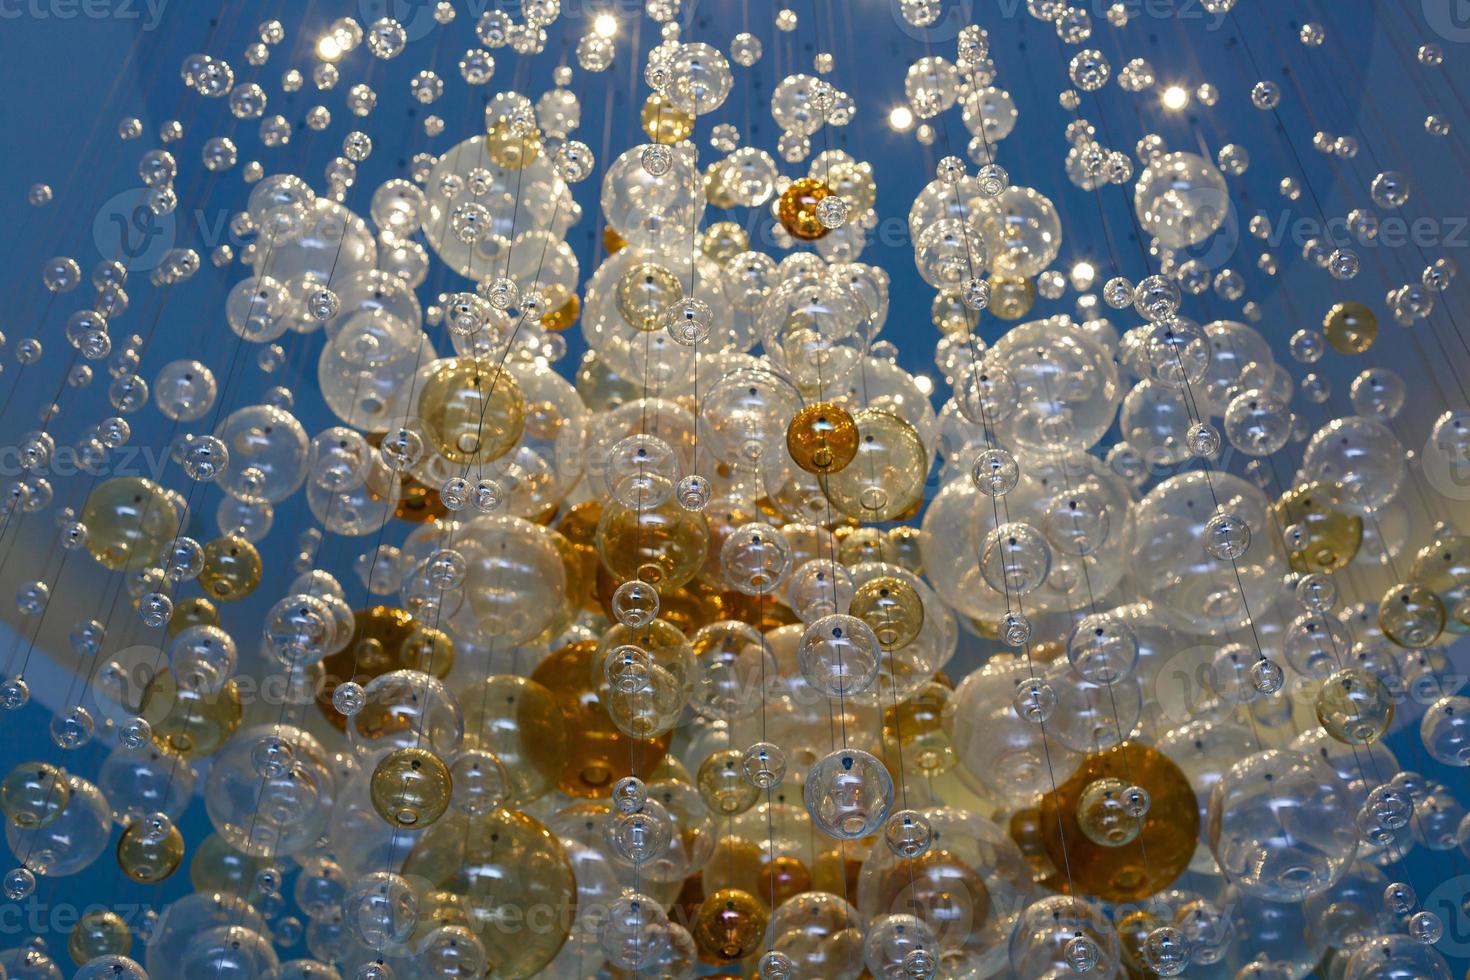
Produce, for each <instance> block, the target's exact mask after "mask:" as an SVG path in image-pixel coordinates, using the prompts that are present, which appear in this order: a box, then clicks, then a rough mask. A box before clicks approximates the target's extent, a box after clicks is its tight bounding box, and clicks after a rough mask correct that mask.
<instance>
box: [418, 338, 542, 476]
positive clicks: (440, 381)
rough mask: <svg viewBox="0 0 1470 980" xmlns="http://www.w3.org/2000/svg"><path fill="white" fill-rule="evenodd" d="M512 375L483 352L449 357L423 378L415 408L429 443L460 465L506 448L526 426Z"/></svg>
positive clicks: (501, 453)
mask: <svg viewBox="0 0 1470 980" xmlns="http://www.w3.org/2000/svg"><path fill="white" fill-rule="evenodd" d="M523 406H524V402H523V399H522V397H521V386H520V384H519V383H518V382H517V381H516V379H515V375H513V374H512V373H511V372H509V371H507V370H503V369H502V368H501V366H500V365H499V364H497V363H496V362H495V361H493V360H490V359H488V358H474V357H448V358H445V359H443V360H441V361H439V362H438V363H437V364H436V365H435V366H434V367H433V369H432V370H431V371H429V372H428V376H427V377H426V378H424V380H423V387H422V389H421V390H420V392H419V399H418V410H419V411H418V414H419V418H420V420H421V421H422V422H423V423H424V427H425V430H426V434H427V436H428V439H429V443H430V448H432V449H435V450H437V451H438V452H439V453H440V454H441V455H442V456H443V457H444V458H445V459H447V460H449V461H450V462H451V463H458V464H459V465H461V466H464V465H471V464H475V463H488V462H491V461H492V460H496V459H499V458H500V457H501V456H504V455H505V454H506V453H507V452H509V451H510V450H511V449H512V448H513V447H514V446H515V444H516V443H517V442H518V441H519V440H520V438H521V432H522V431H523V430H524V428H525V419H524V418H523V416H522V412H523Z"/></svg>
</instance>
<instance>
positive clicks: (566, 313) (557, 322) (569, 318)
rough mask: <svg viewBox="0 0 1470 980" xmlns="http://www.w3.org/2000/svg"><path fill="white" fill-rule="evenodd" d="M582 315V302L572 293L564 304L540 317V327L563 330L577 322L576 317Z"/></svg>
mask: <svg viewBox="0 0 1470 980" xmlns="http://www.w3.org/2000/svg"><path fill="white" fill-rule="evenodd" d="M581 315H582V301H581V300H579V299H578V298H577V294H576V293H573V294H571V295H570V296H568V297H567V300H566V302H565V303H563V304H561V305H560V306H558V307H557V308H556V309H554V310H552V311H551V312H550V313H543V314H542V315H541V326H543V327H545V328H546V329H547V330H565V329H566V328H567V327H570V326H571V325H572V324H574V323H576V322H577V317H579V316H581Z"/></svg>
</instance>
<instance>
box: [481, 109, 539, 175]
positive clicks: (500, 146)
mask: <svg viewBox="0 0 1470 980" xmlns="http://www.w3.org/2000/svg"><path fill="white" fill-rule="evenodd" d="M485 153H486V154H487V155H488V156H489V157H490V159H491V160H493V161H495V165H496V166H497V167H500V168H502V169H504V170H524V169H525V168H526V167H528V166H530V164H531V163H532V161H534V160H535V159H536V158H537V157H539V156H540V155H541V133H540V131H539V130H537V131H534V132H531V133H528V134H526V135H525V136H517V135H516V134H515V133H514V132H513V131H512V130H511V128H510V123H509V122H507V121H506V120H504V119H502V120H500V121H499V122H497V123H495V125H493V126H491V127H490V129H489V131H488V132H487V133H486V134H485Z"/></svg>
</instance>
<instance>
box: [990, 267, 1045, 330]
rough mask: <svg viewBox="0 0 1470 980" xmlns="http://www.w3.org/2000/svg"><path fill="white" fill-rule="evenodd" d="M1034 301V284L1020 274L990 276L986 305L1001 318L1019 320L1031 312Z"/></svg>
mask: <svg viewBox="0 0 1470 980" xmlns="http://www.w3.org/2000/svg"><path fill="white" fill-rule="evenodd" d="M1035 303H1036V285H1035V284H1034V283H1032V281H1031V280H1030V279H1026V278H1024V277H1022V276H1014V277H1013V276H991V277H990V305H989V306H987V307H986V309H988V310H989V311H990V312H991V313H993V314H995V316H997V317H999V318H1000V319H1002V320H1019V319H1021V317H1023V316H1025V315H1026V314H1027V313H1030V312H1031V307H1032V306H1033V305H1034V304H1035Z"/></svg>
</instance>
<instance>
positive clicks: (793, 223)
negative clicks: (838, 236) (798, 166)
mask: <svg viewBox="0 0 1470 980" xmlns="http://www.w3.org/2000/svg"><path fill="white" fill-rule="evenodd" d="M831 194H832V191H831V189H830V188H829V187H828V186H827V185H826V184H824V183H822V182H821V181H820V180H817V179H816V178H815V177H801V178H799V179H797V180H793V181H792V182H791V183H790V184H788V185H787V187H786V189H785V190H784V191H782V192H781V199H780V201H779V202H778V203H777V205H776V217H777V219H778V220H779V221H780V222H781V227H782V228H785V229H786V231H787V232H789V233H790V235H791V237H792V238H796V239H799V240H800V241H803V242H814V241H816V240H817V239H818V238H821V237H822V236H823V235H825V234H827V232H828V230H829V229H828V228H827V226H826V225H824V224H822V222H821V220H820V219H819V218H818V217H817V205H818V204H820V203H822V199H823V198H825V197H829V196H830V195H831Z"/></svg>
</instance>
